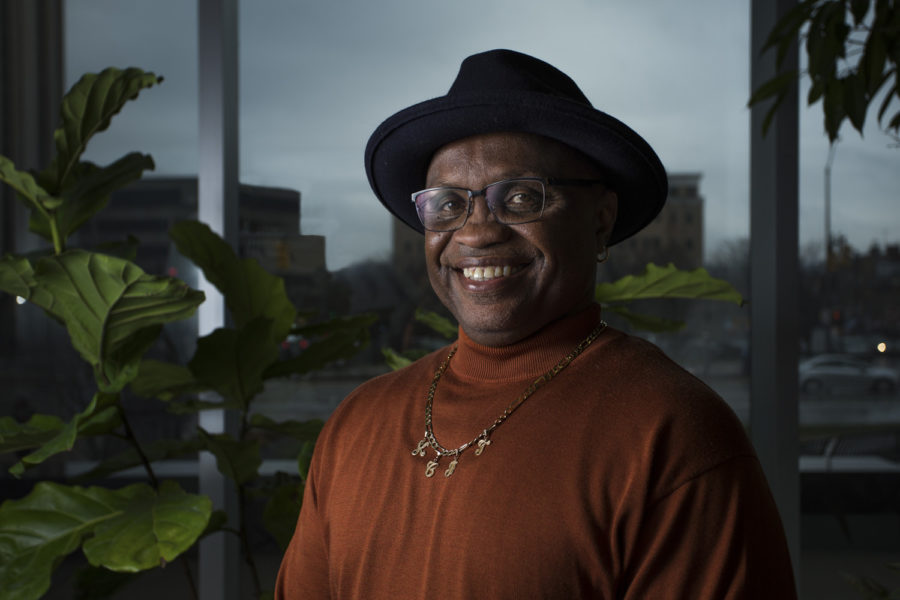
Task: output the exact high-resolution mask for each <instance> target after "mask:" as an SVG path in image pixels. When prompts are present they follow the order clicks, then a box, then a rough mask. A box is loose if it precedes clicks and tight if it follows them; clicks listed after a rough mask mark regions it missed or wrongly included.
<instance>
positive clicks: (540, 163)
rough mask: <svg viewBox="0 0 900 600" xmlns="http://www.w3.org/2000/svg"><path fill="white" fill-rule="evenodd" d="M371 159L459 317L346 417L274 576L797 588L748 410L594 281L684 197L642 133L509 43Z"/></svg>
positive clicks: (326, 446) (541, 594) (397, 585)
mask: <svg viewBox="0 0 900 600" xmlns="http://www.w3.org/2000/svg"><path fill="white" fill-rule="evenodd" d="M366 169H367V172H368V175H369V181H370V183H371V185H372V188H373V190H374V191H375V194H376V195H377V196H378V198H379V199H380V200H381V202H382V203H383V204H384V205H385V206H386V207H387V208H388V209H389V210H390V211H391V212H393V213H394V214H395V215H396V216H397V217H398V218H400V219H401V220H403V221H404V222H405V223H406V224H407V225H409V226H411V227H413V228H415V229H417V230H418V231H421V232H423V233H424V236H425V242H424V243H425V256H426V265H425V268H426V269H427V271H428V275H429V279H430V281H431V285H432V287H433V288H434V290H435V292H436V293H437V295H438V297H439V298H440V299H441V301H442V302H443V303H444V304H445V305H446V306H447V308H448V309H449V310H450V311H451V312H452V313H453V315H454V316H455V317H456V319H457V321H458V322H459V339H458V340H457V341H456V342H454V343H453V344H451V345H450V346H449V347H447V348H444V349H441V350H439V351H437V352H435V353H433V354H431V355H429V356H427V357H425V358H423V359H421V360H419V361H417V362H416V363H414V364H412V365H411V366H409V367H407V368H406V369H403V370H401V371H397V372H395V373H391V374H387V375H384V376H382V377H378V378H376V379H374V380H372V381H370V382H368V383H366V384H364V385H362V386H360V387H359V388H358V389H357V390H355V391H354V392H353V393H352V394H351V395H350V396H349V397H348V398H347V399H346V400H345V401H344V402H343V403H342V404H341V406H340V407H339V408H338V409H337V410H336V411H335V413H334V415H333V416H332V417H331V418H330V419H329V421H328V423H327V424H326V426H325V429H324V430H323V432H322V434H321V436H320V438H319V441H318V442H317V445H316V450H315V455H314V457H313V461H312V465H311V468H310V474H309V479H308V482H307V487H306V490H305V495H304V500H303V507H302V510H301V514H300V519H299V521H298V523H297V529H296V531H295V534H294V538H293V540H292V542H291V545H290V547H289V549H288V551H287V553H286V554H285V557H284V559H283V562H282V565H281V570H280V572H279V576H278V583H277V590H276V598H279V599H290V600H293V599H297V600H300V599H307V598H365V599H381V598H385V599H386V598H392V599H394V598H403V599H406V598H427V597H436V598H441V599H442V600H443V599H460V600H461V599H463V598H466V599H469V598H490V599H492V600H495V599H506V598H508V599H518V598H529V599H531V598H603V599H610V600H611V599H647V598H690V599H692V600H697V599H701V600H703V599H720V598H734V599H737V598H742V599H743V598H747V599H751V598H767V599H773V598H774V599H781V598H785V599H791V598H795V597H796V595H795V591H794V583H793V576H792V571H791V564H790V559H789V557H788V553H787V549H786V544H785V540H784V534H783V531H782V527H781V522H780V520H779V517H778V514H777V511H776V510H775V506H774V502H773V501H772V498H771V494H770V493H769V490H768V487H767V485H766V481H765V478H764V476H763V474H762V471H761V468H760V466H759V463H758V461H757V458H756V456H755V454H754V452H753V449H752V447H751V445H750V443H749V442H748V440H747V438H746V435H745V434H744V431H743V428H742V426H741V424H740V422H739V421H738V420H737V419H736V418H735V416H734V414H733V413H732V412H731V410H730V409H729V408H728V406H727V405H726V404H725V403H724V402H723V401H722V400H721V398H719V397H718V396H716V394H715V393H714V392H712V391H711V390H710V389H709V388H708V387H707V386H705V385H704V384H703V383H702V382H700V381H699V380H697V379H696V378H694V377H693V376H691V375H690V374H688V373H687V372H685V371H684V370H682V369H681V368H680V367H678V366H677V365H676V364H674V363H673V362H672V361H671V360H669V359H668V358H667V357H666V356H664V355H663V354H662V353H661V352H660V351H659V349H657V348H656V347H654V346H652V345H651V344H649V343H647V342H644V341H642V340H640V339H638V338H635V337H631V336H629V335H626V334H624V333H622V332H620V331H616V330H613V329H611V328H609V327H607V326H606V323H605V322H604V321H603V320H602V318H601V314H600V308H599V306H597V305H596V304H595V303H594V301H593V290H594V279H595V274H596V269H597V263H598V262H603V261H604V260H606V258H607V256H608V254H609V250H608V249H609V246H611V245H613V244H615V243H617V242H619V241H621V240H623V239H625V238H626V237H628V236H630V235H633V234H634V233H636V232H637V231H638V230H640V229H641V228H642V227H643V226H645V225H646V224H647V223H649V222H650V221H651V220H652V219H653V217H654V216H655V215H656V214H657V213H658V212H659V210H660V209H661V208H662V206H663V203H664V202H665V197H666V192H667V180H666V173H665V170H664V169H663V167H662V164H661V163H660V161H659V159H658V157H657V156H656V154H655V153H654V152H653V150H652V149H651V148H650V146H649V145H648V144H647V143H646V142H645V141H644V140H643V139H642V138H641V137H640V136H639V135H638V134H637V133H635V132H634V131H632V130H631V129H630V128H628V127H627V126H626V125H624V124H623V123H621V122H620V121H618V120H616V119H615V118H613V117H611V116H609V115H607V114H605V113H603V112H601V111H598V110H596V109H594V108H593V107H592V106H591V104H590V102H589V101H588V100H587V98H586V97H585V96H584V95H583V94H582V93H581V91H580V90H579V89H578V87H577V85H576V84H575V83H574V82H573V81H572V80H571V79H570V78H569V77H568V76H566V75H565V74H564V73H562V72H560V71H559V70H557V69H555V68H554V67H552V66H550V65H548V64H547V63H544V62H542V61H540V60H537V59H535V58H532V57H530V56H526V55H524V54H520V53H516V52H511V51H508V50H494V51H490V52H485V53H481V54H476V55H474V56H471V57H469V58H467V59H466V60H465V61H464V62H463V64H462V66H461V67H460V71H459V74H458V76H457V78H456V80H455V82H454V83H453V85H452V87H451V88H450V91H449V92H448V93H447V95H446V96H442V97H440V98H435V99H432V100H428V101H426V102H423V103H420V104H417V105H415V106H412V107H409V108H407V109H404V110H402V111H400V112H399V113H397V114H395V115H393V116H392V117H390V118H389V119H387V120H386V121H385V122H384V123H382V125H381V126H380V127H379V128H378V129H377V130H376V131H375V133H374V134H373V135H372V137H371V139H370V140H369V144H368V146H367V149H366Z"/></svg>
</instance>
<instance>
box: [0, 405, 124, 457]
mask: <svg viewBox="0 0 900 600" xmlns="http://www.w3.org/2000/svg"><path fill="white" fill-rule="evenodd" d="M76 419H77V420H78V423H77V435H78V436H83V435H100V434H102V433H107V432H109V431H112V430H113V429H115V428H116V427H118V426H119V425H120V424H121V419H120V418H119V413H118V410H116V409H115V407H113V406H106V407H104V408H102V409H101V410H99V411H98V410H95V411H94V412H92V413H90V414H82V415H77V416H76ZM68 425H71V424H67V423H65V422H63V420H62V419H60V418H59V417H57V416H55V415H42V414H34V415H32V416H31V418H30V419H29V420H28V421H27V422H25V423H19V422H17V421H16V420H15V419H13V418H12V417H0V454H4V453H8V452H21V451H22V450H30V449H32V448H39V447H41V446H44V445H45V444H47V443H48V442H50V441H51V440H53V439H54V438H56V437H57V436H58V435H59V433H60V432H61V431H62V430H63V429H64V428H66V427H67V426H68ZM63 446H64V447H65V446H66V445H65V444H63ZM66 449H67V447H66Z"/></svg>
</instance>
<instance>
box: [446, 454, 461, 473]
mask: <svg viewBox="0 0 900 600" xmlns="http://www.w3.org/2000/svg"><path fill="white" fill-rule="evenodd" d="M458 464H459V458H457V457H455V456H454V457H453V460H451V461H450V465H449V466H448V467H447V470H446V471H444V477H450V476H451V475H453V471H455V470H456V465H458Z"/></svg>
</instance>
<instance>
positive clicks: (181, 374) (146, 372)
mask: <svg viewBox="0 0 900 600" xmlns="http://www.w3.org/2000/svg"><path fill="white" fill-rule="evenodd" d="M208 389H210V386H209V385H207V384H204V383H203V382H201V381H198V380H197V378H196V377H194V374H193V373H191V370H190V369H188V368H187V367H183V366H181V365H174V364H172V363H167V362H162V361H159V360H153V359H149V358H148V359H144V360H142V361H141V364H140V366H139V367H138V374H137V376H136V377H135V378H134V379H133V380H132V381H131V391H132V392H134V393H135V394H137V395H138V396H144V397H145V398H159V399H160V400H165V401H169V400H171V399H172V398H175V397H176V396H179V395H181V394H193V393H197V392H202V391H206V390H208Z"/></svg>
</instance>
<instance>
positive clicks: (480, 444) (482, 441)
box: [475, 437, 491, 456]
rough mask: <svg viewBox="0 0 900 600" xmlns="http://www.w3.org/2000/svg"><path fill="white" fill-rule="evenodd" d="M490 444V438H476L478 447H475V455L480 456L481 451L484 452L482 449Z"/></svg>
mask: <svg viewBox="0 0 900 600" xmlns="http://www.w3.org/2000/svg"><path fill="white" fill-rule="evenodd" d="M490 445H491V440H489V439H488V438H486V437H483V438H481V439H480V440H478V447H477V448H475V456H481V453H482V452H484V449H485V448H487V447H488V446H490Z"/></svg>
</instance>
